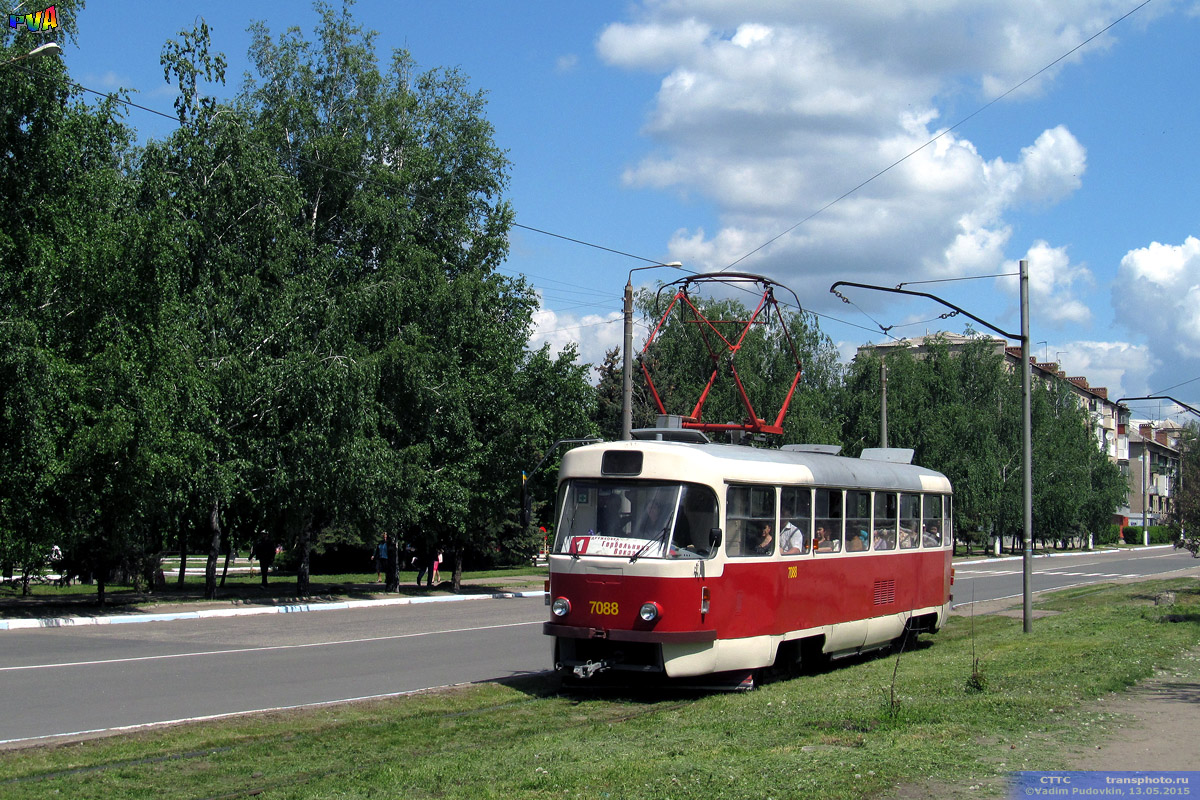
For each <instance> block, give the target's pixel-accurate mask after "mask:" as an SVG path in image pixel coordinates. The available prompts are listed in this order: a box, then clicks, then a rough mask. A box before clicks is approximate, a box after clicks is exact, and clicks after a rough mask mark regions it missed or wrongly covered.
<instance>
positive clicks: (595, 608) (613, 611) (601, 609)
mask: <svg viewBox="0 0 1200 800" xmlns="http://www.w3.org/2000/svg"><path fill="white" fill-rule="evenodd" d="M592 613H593V614H597V615H599V616H602V617H615V616H617V614H618V613H619V612H618V611H617V604H616V603H615V602H613V603H609V602H604V601H601V600H593V601H592Z"/></svg>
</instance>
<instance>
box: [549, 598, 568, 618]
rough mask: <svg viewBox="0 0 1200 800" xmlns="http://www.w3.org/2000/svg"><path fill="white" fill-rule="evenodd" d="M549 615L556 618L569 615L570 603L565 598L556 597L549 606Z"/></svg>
mask: <svg viewBox="0 0 1200 800" xmlns="http://www.w3.org/2000/svg"><path fill="white" fill-rule="evenodd" d="M550 613H551V614H553V615H554V616H556V617H565V616H566V615H567V614H570V613H571V601H570V600H568V599H567V598H565V597H556V598H554V602H553V603H551V604H550Z"/></svg>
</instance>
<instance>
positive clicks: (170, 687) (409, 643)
mask: <svg viewBox="0 0 1200 800" xmlns="http://www.w3.org/2000/svg"><path fill="white" fill-rule="evenodd" d="M545 618H546V606H545V605H544V603H543V600H542V599H541V598H513V599H505V600H481V601H474V602H469V603H461V602H460V603H423V604H420V605H411V606H384V607H380V608H367V609H353V610H345V611H319V612H312V613H303V614H286V615H279V614H273V615H269V616H257V617H256V616H249V617H229V618H224V619H202V620H185V621H177V622H157V623H155V622H151V623H143V624H136V625H113V626H107V625H106V626H95V627H78V628H46V629H38V630H20V631H7V632H4V633H0V637H2V638H0V743H8V744H10V745H11V744H13V743H15V742H14V741H13V740H27V739H31V738H35V737H47V736H59V735H67V734H80V733H87V732H96V731H101V730H107V729H112V728H122V727H128V726H139V725H146V724H152V723H160V722H166V721H171V720H181V719H194V718H200V717H211V716H219V715H222V714H231V713H237V712H243V711H252V710H262V709H271V708H286V707H291V706H296V705H309V704H315V703H324V702H332V701H339V700H349V699H355V698H365V697H374V696H379V695H390V694H399V693H404V692H412V691H416V690H419V689H425V688H429V687H435V686H446V685H452V684H457V683H466V682H471V681H481V680H488V679H493V678H501V677H509V676H514V675H520V674H524V673H529V672H537V671H540V670H544V669H546V668H547V667H548V666H549V661H550V658H551V656H550V642H549V639H547V638H546V637H545V636H544V635H543V634H542V631H541V623H542V621H543V620H544V619H545Z"/></svg>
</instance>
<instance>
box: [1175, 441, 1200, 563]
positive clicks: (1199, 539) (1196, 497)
mask: <svg viewBox="0 0 1200 800" xmlns="http://www.w3.org/2000/svg"><path fill="white" fill-rule="evenodd" d="M1179 459H1180V465H1179V469H1180V472H1179V476H1178V479H1177V480H1176V482H1175V498H1174V502H1173V503H1172V504H1171V516H1170V525H1171V528H1172V529H1173V530H1175V531H1176V532H1177V534H1178V539H1177V540H1176V547H1182V548H1184V549H1186V550H1188V551H1189V552H1190V553H1191V554H1192V555H1193V556H1196V557H1200V427H1198V426H1197V425H1196V424H1195V423H1192V424H1190V425H1188V426H1187V427H1186V428H1184V429H1183V433H1182V435H1181V436H1180V441H1179Z"/></svg>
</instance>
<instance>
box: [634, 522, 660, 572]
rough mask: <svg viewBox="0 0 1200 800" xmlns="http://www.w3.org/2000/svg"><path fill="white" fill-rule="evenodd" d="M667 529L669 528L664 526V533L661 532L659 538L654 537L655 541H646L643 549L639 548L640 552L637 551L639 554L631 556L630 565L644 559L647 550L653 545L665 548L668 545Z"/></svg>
mask: <svg viewBox="0 0 1200 800" xmlns="http://www.w3.org/2000/svg"><path fill="white" fill-rule="evenodd" d="M667 527H668V526H665V525H664V526H663V529H662V532H661V533H660V534H658V536H656V537H654V538H653V539H647V540H646V543H645V544H644V545H642V546H641V547H639V548H638V550H637V552H636V553H634V554H633V555H631V556H630V557H629V563H630V564H632V563H633V562H635V561H637V560H638V559H639V558H641V557H642V553H644V552H646V550H647V549H648V548H649V547H650V545H652V544H658V545H661V546H664V547H665V546H666V544H667Z"/></svg>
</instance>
